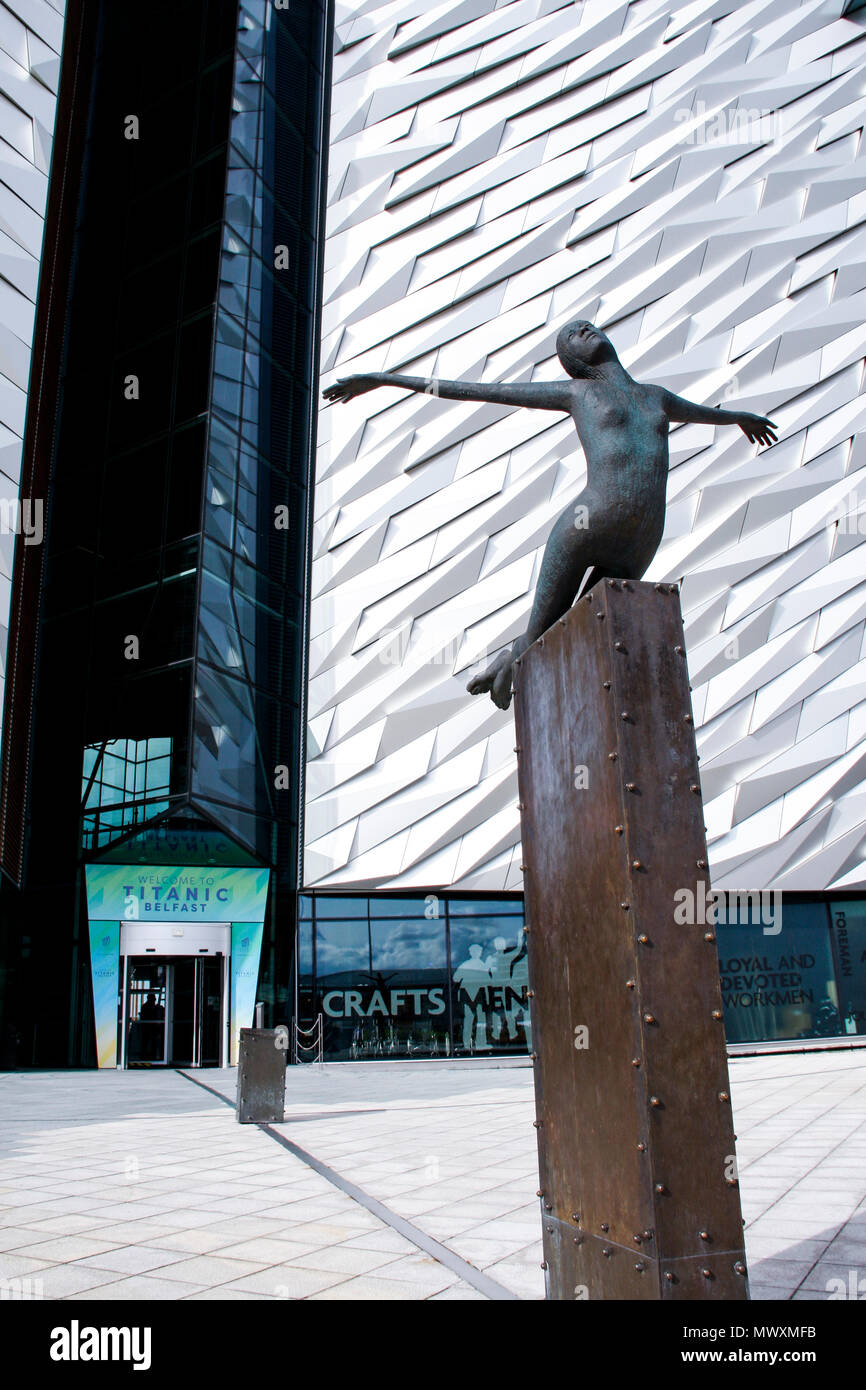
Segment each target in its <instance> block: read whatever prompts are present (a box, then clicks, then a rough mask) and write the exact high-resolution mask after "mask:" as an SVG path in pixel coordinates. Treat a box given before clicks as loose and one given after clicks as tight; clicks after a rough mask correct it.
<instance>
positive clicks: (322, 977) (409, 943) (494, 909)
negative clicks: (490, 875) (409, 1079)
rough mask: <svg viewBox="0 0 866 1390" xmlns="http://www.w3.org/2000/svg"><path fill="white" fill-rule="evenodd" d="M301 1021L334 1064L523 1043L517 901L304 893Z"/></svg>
mask: <svg viewBox="0 0 866 1390" xmlns="http://www.w3.org/2000/svg"><path fill="white" fill-rule="evenodd" d="M299 927H300V929H299V962H298V993H299V1004H298V1009H299V1023H300V1024H301V1026H309V1025H310V1023H312V1021H313V1020H314V1019H315V1017H316V1015H317V1014H321V1015H322V1019H323V1028H324V1046H325V1055H326V1056H327V1057H329V1058H332V1059H334V1060H358V1061H361V1060H364V1059H375V1058H383V1059H384V1058H389V1057H390V1058H392V1059H395V1060H396V1059H399V1058H404V1059H405V1058H409V1057H418V1058H421V1057H450V1056H458V1057H477V1056H492V1055H496V1054H509V1053H511V1054H520V1053H526V1052H527V1051H529V1049H530V1045H531V1034H530V1024H529V1003H528V999H527V993H526V992H527V988H528V983H529V980H528V973H527V960H526V945H525V937H524V933H523V903H522V901H521V900H520V899H519V898H495V899H470V898H458V897H453V896H442V897H439V896H436V895H433V894H429V895H427V896H426V897H424V898H391V897H386V896H385V895H384V894H383V895H381V896H378V897H369V898H337V897H333V898H329V897H315V898H311V897H303V898H302V899H301V919H300V924H299Z"/></svg>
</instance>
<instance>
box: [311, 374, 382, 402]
mask: <svg viewBox="0 0 866 1390" xmlns="http://www.w3.org/2000/svg"><path fill="white" fill-rule="evenodd" d="M379 384H380V383H379V382H378V381H376V379H375V378H374V377H372V376H364V375H362V374H358V375H356V376H344V377H341V378H340V380H339V381H335V382H334V384H333V386H326V387H325V389H324V391H323V392H322V395H323V396H324V398H325V400H326V401H327V402H328V404H329V405H335V404H336V403H337V401H342V402H343V404H344V405H345V403H346V401H351V400H354V398H355V396H363V395H364V393H365V391H374V390H375V389H376V387H377V386H378V385H379Z"/></svg>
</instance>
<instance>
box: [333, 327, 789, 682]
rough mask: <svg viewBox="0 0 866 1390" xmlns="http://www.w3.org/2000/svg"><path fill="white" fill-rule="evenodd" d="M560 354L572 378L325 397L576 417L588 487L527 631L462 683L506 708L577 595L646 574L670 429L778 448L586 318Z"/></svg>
mask: <svg viewBox="0 0 866 1390" xmlns="http://www.w3.org/2000/svg"><path fill="white" fill-rule="evenodd" d="M556 352H557V356H558V357H559V360H560V362H561V363H562V365H563V367H564V368H565V370H566V372H567V373H568V376H569V378H570V379H569V380H568V381H538V382H529V383H518V384H515V385H506V384H502V385H498V384H491V385H486V384H484V383H481V382H461V381H442V380H440V379H439V378H437V377H433V378H429V377H414V376H400V375H398V374H396V373H392V372H372V373H369V374H364V375H357V376H349V377H344V378H343V379H341V380H339V381H337V382H335V384H334V385H333V386H329V387H328V388H327V389H326V390H325V391H324V393H323V394H324V396H325V399H326V400H327V401H328V402H329V403H332V404H333V403H334V402H336V401H344V402H345V401H350V400H352V399H353V398H354V397H355V396H360V395H363V394H364V393H365V392H366V391H372V390H374V389H375V388H376V387H377V386H398V387H402V388H403V389H405V390H410V391H424V392H426V393H427V394H433V395H436V396H441V397H442V398H443V399H444V400H452V401H490V402H493V403H495V404H499V405H515V406H517V405H522V406H530V407H532V408H534V409H536V410H561V411H564V412H565V413H566V414H569V415H570V416H571V418H572V420H573V421H574V424H575V428H576V429H577V434H578V438H579V440H580V442H581V444H582V446H583V451H584V455H585V457H586V475H587V476H586V486H585V487H584V489H583V491H582V492H581V493H580V495H579V496H578V497H577V498H576V499H575V501H574V502H570V503H569V505H568V506H567V507H566V508H565V510H564V511H563V512H562V514H561V515H560V516H559V518H558V519H557V521H556V522H555V523H554V525H553V529H552V530H551V533H550V536H549V537H548V540H547V545H546V547H545V551H544V557H543V560H542V563H541V571H540V573H539V576H538V584H537V586H536V590H535V601H534V603H533V605H532V613H531V615H530V619H529V626H528V627H527V629H526V632H525V633H524V634H523V635H522V636H520V637H518V638H517V639H516V641H515V642H514V643H513V645H512V646H511V648H510V649H507V650H506V651H504V652H502V653H500V655H499V656H498V657H496V659H495V660H494V661H493V662H492V663H491V664H490V666H488V668H487V670H486V671H485V672H484V673H483V674H482V675H480V676H475V677H474V679H473V680H471V681H470V682H469V685H468V687H467V689H468V690H469V691H470V693H471V694H472V695H481V694H484V693H486V692H487V691H489V692H490V697H491V699H492V700H493V703H494V704H495V705H498V706H499V708H500V709H507V708H508V706H509V704H510V703H511V668H512V666H513V664H514V662H515V661H516V660H517V658H518V657H519V656H520V655H521V653H522V652H524V651H525V650H526V648H527V647H529V646H531V644H532V643H533V642H534V641H535V640H536V638H538V637H540V636H541V634H542V633H543V632H545V631H546V629H547V628H548V627H550V625H551V624H552V623H554V622H556V620H557V618H560V617H562V615H563V614H564V613H566V612H567V611H568V609H569V608H570V607H571V605H572V603H573V602H574V599H575V597H576V596H577V593H578V591H579V590H581V589H589V588H591V587H592V585H593V584H595V583H597V582H598V580H599V579H604V578H606V577H609V578H616V579H640V578H641V577H642V575H643V574H645V573H646V570H647V568H648V566H649V564H650V561H651V560H652V558H653V556H654V555H655V553H656V550H657V549H658V546H659V542H660V541H661V538H662V532H663V530H664V520H665V491H666V486H667V474H668V427H669V425H670V424H671V423H673V422H686V421H688V422H693V423H697V424H712V425H739V427H740V429H741V430H742V431H743V433H744V434H745V435H746V436H747V438H748V439H750V440H751V441H753V442H754V441H757V443H758V444H774V443H775V442H776V435H775V433H774V430H775V426H774V425H773V422H772V421H771V420H767V419H765V418H764V417H763V416H761V415H750V414H748V413H747V412H745V411H731V410H718V409H715V408H714V407H712V406H703V405H695V404H694V403H693V402H692V401H687V400H684V399H683V398H682V397H681V396H675V395H674V394H673V392H672V391H668V390H666V389H665V388H664V387H663V386H653V385H650V384H647V383H644V382H640V381H635V380H634V378H633V377H631V376H629V374H628V372H627V371H626V370H625V368H624V367H623V365H622V363H621V362H620V360H619V358H618V357H617V354H616V350H615V348H614V346H613V344H612V343H611V341H610V339H609V338H608V337H607V335H606V334H605V333H603V332H602V331H601V330H600V329H598V328H596V327H595V326H594V325H593V324H591V323H588V322H587V321H586V320H585V319H575V320H574V321H573V322H572V323H567V324H566V325H565V327H564V328H562V329H561V330H560V332H559V335H558V336H557V339H556ZM587 571H589V573H588V575H587ZM584 576H586V582H585V584H582V581H583V580H584Z"/></svg>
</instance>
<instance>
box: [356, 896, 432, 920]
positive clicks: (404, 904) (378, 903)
mask: <svg viewBox="0 0 866 1390" xmlns="http://www.w3.org/2000/svg"><path fill="white" fill-rule="evenodd" d="M428 897H429V902H428ZM428 897H424V898H388V897H386V896H385V895H384V894H382V895H377V896H375V897H371V898H370V915H371V917H424V916H425V915H427V910H428V908H429V910H430V915H431V916H432V915H433V911H434V909H435V903H436V901H437V900H436V898H435V894H433V893H430V894H429V895H428ZM438 901H440V902H441V899H440V900H438ZM439 911H440V915H441V916H444V915H445V914H444V911H443V910H442V908H441V907H440V909H439Z"/></svg>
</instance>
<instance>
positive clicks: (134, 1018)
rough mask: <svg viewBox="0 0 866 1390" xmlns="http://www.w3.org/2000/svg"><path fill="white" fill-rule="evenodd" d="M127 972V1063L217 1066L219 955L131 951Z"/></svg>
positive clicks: (220, 1018) (220, 1019) (220, 1024)
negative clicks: (157, 955)
mask: <svg viewBox="0 0 866 1390" xmlns="http://www.w3.org/2000/svg"><path fill="white" fill-rule="evenodd" d="M127 972H128V973H127V988H126V1019H125V1024H126V1039H125V1042H126V1047H125V1053H126V1065H127V1066H128V1067H159V1066H167V1067H181V1066H186V1067H218V1066H219V1065H220V1040H221V1037H222V1028H223V1010H222V996H223V973H224V972H223V957H222V956H221V955H215V956H176V957H173V958H169V957H162V958H160V957H156V956H144V957H142V956H133V957H132V958H131V959H130V960H129V962H128V966H127Z"/></svg>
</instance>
